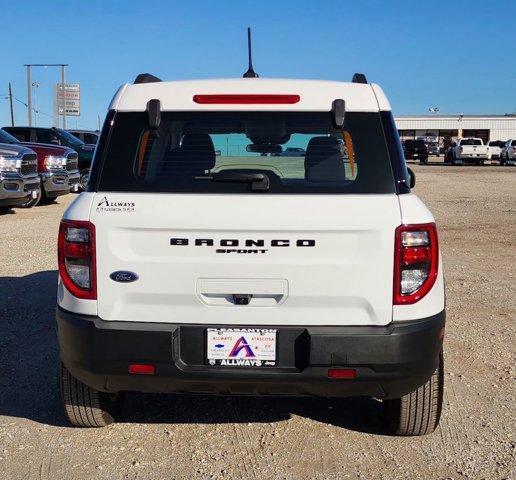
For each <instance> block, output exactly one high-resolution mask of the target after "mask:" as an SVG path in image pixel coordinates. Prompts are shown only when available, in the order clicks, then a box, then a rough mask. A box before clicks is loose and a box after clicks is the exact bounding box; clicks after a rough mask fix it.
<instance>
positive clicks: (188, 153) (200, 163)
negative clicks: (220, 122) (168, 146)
mask: <svg viewBox="0 0 516 480" xmlns="http://www.w3.org/2000/svg"><path fill="white" fill-rule="evenodd" d="M179 154H180V157H182V158H183V159H184V160H185V161H188V162H191V163H192V165H191V167H192V168H195V169H196V170H211V169H212V168H213V167H214V166H215V159H216V157H215V147H214V146H213V141H212V139H211V137H210V136H209V135H208V134H207V133H190V134H187V135H184V136H183V138H182V140H181V147H180V149H179Z"/></svg>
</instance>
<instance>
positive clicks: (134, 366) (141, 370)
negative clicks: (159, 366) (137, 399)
mask: <svg viewBox="0 0 516 480" xmlns="http://www.w3.org/2000/svg"><path fill="white" fill-rule="evenodd" d="M129 373H132V374H133V375H154V374H155V373H156V367H155V366H154V365H150V364H147V363H131V364H130V365H129Z"/></svg>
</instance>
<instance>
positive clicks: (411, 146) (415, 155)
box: [403, 140, 428, 163]
mask: <svg viewBox="0 0 516 480" xmlns="http://www.w3.org/2000/svg"><path fill="white" fill-rule="evenodd" d="M403 152H404V154H405V159H407V160H419V162H420V163H428V147H427V146H426V143H425V142H424V140H405V142H404V143H403Z"/></svg>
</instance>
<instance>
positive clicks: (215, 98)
mask: <svg viewBox="0 0 516 480" xmlns="http://www.w3.org/2000/svg"><path fill="white" fill-rule="evenodd" d="M300 99H301V97H300V96H299V95H277V94H222V93H221V94H208V95H194V96H193V101H194V102H195V103H200V104H210V105H213V104H246V103H250V104H259V103H261V104H293V103H297V102H299V100H300Z"/></svg>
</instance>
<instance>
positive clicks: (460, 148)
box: [450, 137, 489, 165]
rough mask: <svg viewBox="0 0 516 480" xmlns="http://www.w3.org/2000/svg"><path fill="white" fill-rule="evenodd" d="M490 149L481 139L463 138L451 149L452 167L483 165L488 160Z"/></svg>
mask: <svg viewBox="0 0 516 480" xmlns="http://www.w3.org/2000/svg"><path fill="white" fill-rule="evenodd" d="M488 153H489V147H488V146H487V145H484V142H483V140H482V139H481V138H474V137H470V138H461V139H460V140H459V141H458V143H457V144H455V145H454V146H453V147H452V149H451V155H450V161H451V163H452V165H462V164H463V163H475V164H476V165H483V164H484V162H485V161H486V160H487V158H488Z"/></svg>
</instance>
